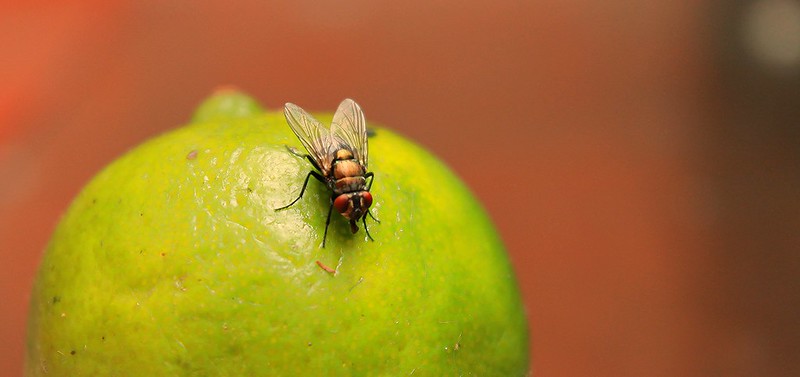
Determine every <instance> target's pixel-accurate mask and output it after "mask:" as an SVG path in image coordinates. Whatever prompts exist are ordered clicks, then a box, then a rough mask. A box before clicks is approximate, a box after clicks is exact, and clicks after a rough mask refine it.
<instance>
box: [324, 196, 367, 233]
mask: <svg viewBox="0 0 800 377" xmlns="http://www.w3.org/2000/svg"><path fill="white" fill-rule="evenodd" d="M371 205H372V194H370V193H369V191H358V192H349V193H346V194H341V195H339V196H337V197H336V199H334V200H333V207H334V208H336V210H337V211H339V213H341V214H342V216H344V217H345V218H346V219H348V220H350V230H351V231H352V232H353V233H355V232H357V231H358V225H356V221H358V220H359V219H361V218H362V217H364V216H366V215H367V210H369V207H370V206H371Z"/></svg>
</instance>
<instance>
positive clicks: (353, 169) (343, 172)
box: [333, 159, 364, 179]
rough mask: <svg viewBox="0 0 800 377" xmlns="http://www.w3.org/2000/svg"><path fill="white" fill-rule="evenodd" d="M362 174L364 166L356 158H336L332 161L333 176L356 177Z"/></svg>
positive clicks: (340, 177) (336, 177) (337, 177)
mask: <svg viewBox="0 0 800 377" xmlns="http://www.w3.org/2000/svg"><path fill="white" fill-rule="evenodd" d="M363 175H364V166H362V165H361V164H359V163H358V162H357V161H356V160H353V159H350V160H337V161H334V163H333V178H335V179H342V178H345V177H356V176H363Z"/></svg>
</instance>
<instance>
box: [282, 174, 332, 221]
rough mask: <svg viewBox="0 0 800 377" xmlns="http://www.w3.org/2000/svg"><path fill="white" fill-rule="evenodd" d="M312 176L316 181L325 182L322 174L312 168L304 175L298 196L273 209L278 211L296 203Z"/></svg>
mask: <svg viewBox="0 0 800 377" xmlns="http://www.w3.org/2000/svg"><path fill="white" fill-rule="evenodd" d="M312 176H313V177H314V178H316V179H317V180H318V181H320V182H322V183H325V178H323V177H322V175H320V174H319V173H317V172H315V171H313V170H312V171H310V172H308V175H307V176H306V180H305V182H303V188H302V189H301V190H300V196H298V197H297V199H295V200H293V201H292V202H291V203H289V204H287V205H285V206H283V207H281V208H275V210H276V211H280V210H282V209H286V208H289V207H291V206H292V204H295V203H297V201H298V200H300V198H302V197H303V194H304V193H305V192H306V186H308V179H309V178H311V177H312Z"/></svg>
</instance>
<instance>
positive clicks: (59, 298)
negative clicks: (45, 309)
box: [53, 296, 61, 304]
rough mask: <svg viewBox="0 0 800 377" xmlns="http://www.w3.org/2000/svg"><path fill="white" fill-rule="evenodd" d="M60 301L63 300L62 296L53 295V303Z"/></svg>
mask: <svg viewBox="0 0 800 377" xmlns="http://www.w3.org/2000/svg"><path fill="white" fill-rule="evenodd" d="M59 302H61V297H60V296H53V304H58V303H59Z"/></svg>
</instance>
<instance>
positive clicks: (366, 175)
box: [364, 172, 375, 191]
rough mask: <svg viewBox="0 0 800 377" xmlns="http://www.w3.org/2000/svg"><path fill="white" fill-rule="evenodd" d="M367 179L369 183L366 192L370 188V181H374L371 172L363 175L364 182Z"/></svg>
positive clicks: (373, 175)
mask: <svg viewBox="0 0 800 377" xmlns="http://www.w3.org/2000/svg"><path fill="white" fill-rule="evenodd" d="M367 178H369V179H370V180H369V183H368V184H367V191H369V189H370V188H372V181H374V180H375V174H374V173H372V172H368V173H367V174H364V180H366V179H367Z"/></svg>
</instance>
